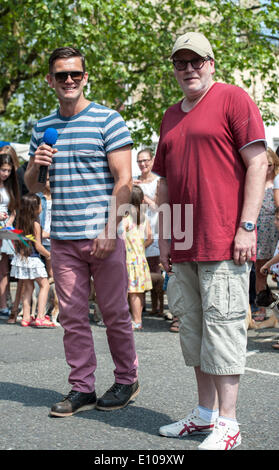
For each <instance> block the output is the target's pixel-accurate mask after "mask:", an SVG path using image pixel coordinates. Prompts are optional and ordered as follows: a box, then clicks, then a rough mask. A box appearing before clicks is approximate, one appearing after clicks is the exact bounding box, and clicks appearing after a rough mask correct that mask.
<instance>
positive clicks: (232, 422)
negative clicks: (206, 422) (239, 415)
mask: <svg viewBox="0 0 279 470" xmlns="http://www.w3.org/2000/svg"><path fill="white" fill-rule="evenodd" d="M218 423H224V424H226V425H228V426H232V427H233V428H236V429H238V428H239V425H238V422H237V419H236V418H227V417H225V416H219V418H218Z"/></svg>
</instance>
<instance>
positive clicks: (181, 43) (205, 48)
mask: <svg viewBox="0 0 279 470" xmlns="http://www.w3.org/2000/svg"><path fill="white" fill-rule="evenodd" d="M181 49H188V50H190V51H193V52H196V54H199V55H200V56H201V57H206V56H209V57H211V58H212V59H214V54H213V50H212V47H211V45H210V42H209V41H208V40H207V39H206V37H205V36H204V35H203V34H201V33H193V32H190V33H186V34H183V35H182V36H179V37H178V38H177V40H176V41H175V44H174V46H173V50H172V53H171V59H172V58H173V55H174V54H175V53H176V52H177V51H180V50H181Z"/></svg>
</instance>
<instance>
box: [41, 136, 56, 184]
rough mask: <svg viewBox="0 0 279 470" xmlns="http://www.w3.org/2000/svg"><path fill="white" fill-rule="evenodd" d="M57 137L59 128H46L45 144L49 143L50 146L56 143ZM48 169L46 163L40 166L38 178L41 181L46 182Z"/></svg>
mask: <svg viewBox="0 0 279 470" xmlns="http://www.w3.org/2000/svg"><path fill="white" fill-rule="evenodd" d="M57 138H58V132H57V130H56V129H54V128H53V127H48V128H47V129H46V130H45V133H44V136H43V142H44V143H45V144H47V145H49V146H50V147H52V146H53V145H54V144H55V143H56V141H57ZM47 170H48V167H47V166H45V165H41V166H40V173H39V179H38V181H39V183H45V182H46V177H47Z"/></svg>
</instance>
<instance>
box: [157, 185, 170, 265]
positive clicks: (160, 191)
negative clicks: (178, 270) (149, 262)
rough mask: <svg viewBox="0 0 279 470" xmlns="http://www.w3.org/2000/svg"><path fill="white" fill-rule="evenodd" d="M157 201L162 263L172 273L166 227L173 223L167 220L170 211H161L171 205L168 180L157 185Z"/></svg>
mask: <svg viewBox="0 0 279 470" xmlns="http://www.w3.org/2000/svg"><path fill="white" fill-rule="evenodd" d="M156 200H157V202H158V206H159V249H160V261H161V263H162V265H163V267H164V269H165V270H166V272H167V273H168V272H170V271H171V259H170V240H167V239H166V238H164V234H165V233H166V225H167V226H170V224H171V221H170V220H166V214H167V213H168V211H163V210H160V207H161V209H162V206H163V205H164V204H165V205H168V204H169V191H168V183H167V180H166V178H160V180H159V182H158V185H157V195H156Z"/></svg>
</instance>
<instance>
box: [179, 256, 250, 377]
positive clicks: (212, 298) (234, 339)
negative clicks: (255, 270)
mask: <svg viewBox="0 0 279 470" xmlns="http://www.w3.org/2000/svg"><path fill="white" fill-rule="evenodd" d="M250 269H251V263H245V264H244V265H241V266H238V265H235V264H234V262H233V261H217V262H215V261H214V262H187V263H176V264H174V265H173V271H174V274H175V277H176V280H177V282H178V284H179V287H180V290H181V295H182V299H183V304H184V305H183V312H182V313H181V314H179V313H178V312H176V314H177V313H178V314H179V318H180V322H181V323H180V329H179V332H180V343H181V348H182V352H183V356H184V360H185V363H186V365H188V366H192V367H197V366H199V367H200V369H201V370H202V371H203V372H205V373H208V374H214V375H238V374H243V373H244V368H245V360H246V346H247V329H246V324H245V318H246V314H247V312H248V307H249V277H250ZM180 305H181V303H180ZM180 310H182V309H181V308H180Z"/></svg>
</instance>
